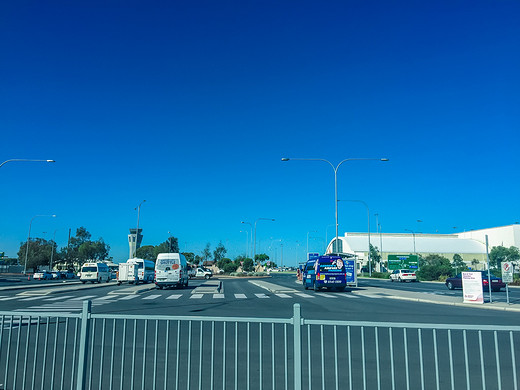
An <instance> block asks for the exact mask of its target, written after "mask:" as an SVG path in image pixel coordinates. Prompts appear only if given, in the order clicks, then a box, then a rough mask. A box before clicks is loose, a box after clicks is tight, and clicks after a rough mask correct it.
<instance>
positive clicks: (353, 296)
mask: <svg viewBox="0 0 520 390" xmlns="http://www.w3.org/2000/svg"><path fill="white" fill-rule="evenodd" d="M341 296H342V297H345V298H359V297H358V296H356V295H354V294H352V293H350V294H342V295H341Z"/></svg>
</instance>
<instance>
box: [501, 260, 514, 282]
mask: <svg viewBox="0 0 520 390" xmlns="http://www.w3.org/2000/svg"><path fill="white" fill-rule="evenodd" d="M502 281H503V282H504V283H513V264H512V263H510V262H508V261H503V262H502Z"/></svg>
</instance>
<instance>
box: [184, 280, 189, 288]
mask: <svg viewBox="0 0 520 390" xmlns="http://www.w3.org/2000/svg"><path fill="white" fill-rule="evenodd" d="M184 287H188V279H186V283H185V284H184Z"/></svg>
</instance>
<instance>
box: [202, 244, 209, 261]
mask: <svg viewBox="0 0 520 390" xmlns="http://www.w3.org/2000/svg"><path fill="white" fill-rule="evenodd" d="M209 259H211V249H210V243H209V242H208V243H207V244H206V247H205V248H204V250H203V251H202V260H203V261H209Z"/></svg>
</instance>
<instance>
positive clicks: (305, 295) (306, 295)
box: [296, 293, 314, 298]
mask: <svg viewBox="0 0 520 390" xmlns="http://www.w3.org/2000/svg"><path fill="white" fill-rule="evenodd" d="M296 295H298V296H299V297H302V298H314V297H313V296H312V295H309V294H304V293H296Z"/></svg>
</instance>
